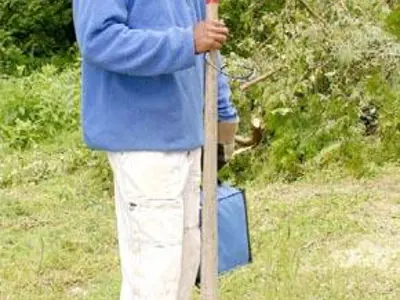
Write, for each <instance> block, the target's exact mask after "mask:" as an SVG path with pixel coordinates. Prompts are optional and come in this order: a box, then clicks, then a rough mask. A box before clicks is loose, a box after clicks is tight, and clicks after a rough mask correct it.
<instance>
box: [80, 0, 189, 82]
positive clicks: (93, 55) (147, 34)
mask: <svg viewBox="0 0 400 300" xmlns="http://www.w3.org/2000/svg"><path fill="white" fill-rule="evenodd" d="M73 4H74V6H73V12H74V14H73V15H74V24H75V30H76V35H77V40H78V45H79V48H80V51H81V53H82V56H83V57H84V58H85V59H86V60H87V61H88V62H90V63H92V64H95V65H97V66H99V67H102V68H104V69H106V70H108V71H112V72H116V73H122V74H128V75H133V76H156V75H161V74H168V73H173V72H176V71H180V70H184V69H187V68H189V67H192V66H194V65H195V56H196V55H195V49H194V36H193V35H194V33H193V28H192V27H190V28H180V27H172V28H170V29H166V30H165V31H156V30H141V29H131V28H129V27H128V25H127V19H128V8H127V6H126V4H125V1H122V0H117V1H116V0H101V1H98V0H74V2H73Z"/></svg>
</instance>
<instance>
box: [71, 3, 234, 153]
mask: <svg viewBox="0 0 400 300" xmlns="http://www.w3.org/2000/svg"><path fill="white" fill-rule="evenodd" d="M73 13H74V22H75V29H76V34H77V39H78V45H79V48H80V50H81V53H82V57H83V62H82V101H83V103H82V119H83V131H84V138H85V141H86V143H87V144H88V146H89V147H90V148H93V149H98V150H106V151H133V150H148V151H184V150H190V149H195V148H198V147H200V146H202V145H203V140H204V137H203V135H204V132H203V113H202V111H203V96H204V56H203V55H195V48H194V32H193V27H194V25H195V24H196V23H197V22H199V21H201V20H203V19H204V18H205V0H157V1H149V0H74V1H73ZM218 98H219V99H218V108H219V119H220V120H233V119H235V118H236V111H235V110H234V108H233V107H232V105H231V102H230V89H229V85H228V79H227V78H226V77H224V76H222V75H220V76H219V97H218Z"/></svg>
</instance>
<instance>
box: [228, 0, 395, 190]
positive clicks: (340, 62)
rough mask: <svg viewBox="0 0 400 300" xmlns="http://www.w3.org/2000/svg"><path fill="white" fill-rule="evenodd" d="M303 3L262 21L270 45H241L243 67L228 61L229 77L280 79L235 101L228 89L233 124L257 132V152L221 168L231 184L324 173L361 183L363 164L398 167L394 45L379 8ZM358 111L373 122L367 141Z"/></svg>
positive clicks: (234, 57)
mask: <svg viewBox="0 0 400 300" xmlns="http://www.w3.org/2000/svg"><path fill="white" fill-rule="evenodd" d="M303 2H304V3H305V5H306V6H305V5H300V6H293V5H292V4H290V3H287V4H286V5H284V7H283V8H282V9H280V10H278V11H273V12H266V13H264V16H263V17H262V20H263V22H264V23H266V25H265V27H266V28H273V30H272V31H270V38H269V39H268V40H267V41H264V42H260V41H258V40H256V39H253V42H251V43H248V44H254V47H252V49H251V51H252V52H253V55H252V56H251V57H250V58H247V59H246V58H242V59H240V58H238V57H237V55H231V56H230V59H228V62H229V61H230V63H228V65H230V72H232V73H234V74H235V73H236V72H238V69H240V66H241V65H246V66H249V65H250V66H251V65H252V66H255V67H256V68H257V69H258V73H259V74H261V73H265V72H267V73H269V72H270V71H273V70H280V71H279V72H277V73H276V74H275V75H273V76H271V77H269V78H268V80H267V81H264V82H263V83H259V84H258V85H256V86H254V87H252V88H250V90H249V91H247V93H246V94H245V95H244V94H243V93H241V92H239V91H238V89H235V94H234V95H235V102H236V104H237V106H238V107H239V109H240V114H241V116H242V121H243V122H246V121H247V120H248V118H249V116H250V115H252V114H256V115H258V116H260V117H262V119H263V120H264V124H265V126H266V129H267V137H266V138H265V141H264V145H263V147H262V148H260V149H259V150H258V151H257V152H255V153H254V154H253V155H254V156H253V155H250V157H246V158H240V159H237V160H236V161H235V162H234V163H233V165H232V166H231V169H230V170H231V171H233V172H232V173H233V174H235V175H234V176H233V179H234V180H235V181H239V182H240V181H242V180H243V179H251V178H254V177H255V176H259V175H260V174H262V175H263V176H266V177H267V178H275V177H276V176H279V177H282V176H283V177H284V178H286V179H289V180H294V179H296V178H298V177H299V176H301V175H302V174H304V172H306V171H307V170H310V169H315V168H325V167H327V166H330V165H339V166H341V167H345V168H347V169H348V170H349V171H350V172H351V173H353V174H356V175H361V174H364V173H365V172H366V171H368V166H369V163H370V162H372V163H381V162H383V161H384V159H383V158H382V155H381V153H380V152H381V151H384V152H385V153H386V154H385V158H386V159H392V160H397V159H399V158H400V152H399V151H398V150H397V149H399V147H398V146H400V144H398V142H397V141H398V140H399V139H398V135H399V133H398V132H400V126H398V121H397V120H398V117H399V115H398V114H397V111H398V107H399V105H400V98H399V94H398V91H399V90H400V79H399V76H398V70H399V68H400V59H399V58H400V43H399V42H398V41H397V40H396V39H395V38H394V37H393V36H392V35H390V34H389V33H387V32H386V31H385V30H384V29H383V28H384V24H383V22H382V20H385V18H386V15H385V14H383V13H382V11H385V10H384V9H383V7H382V4H381V3H379V2H374V1H372V2H366V1H353V2H352V5H351V6H344V4H343V3H344V2H343V3H342V2H335V3H331V2H329V3H328V2H325V1H313V2H310V4H307V3H308V2H305V1H303ZM370 12H372V13H370ZM282 20H284V21H282ZM277 24H278V25H277ZM252 38H253V36H250V37H248V38H247V39H249V40H251V39H252ZM238 61H239V62H240V63H239V64H238ZM244 98H246V100H243V99H244ZM365 107H372V108H374V109H372V111H374V110H375V109H376V110H377V112H378V113H377V116H378V127H379V129H378V130H377V135H375V136H373V137H367V136H366V134H367V133H370V132H371V129H370V128H365V127H364V124H363V123H362V122H361V121H360V119H361V117H365V116H363V115H362V114H363V112H364V111H367V110H365V109H364V108H365ZM367 129H368V130H367ZM372 132H373V130H372ZM375 153H379V155H375ZM249 159H250V163H248V162H249ZM224 175H225V176H226V175H229V170H228V171H225V174H224Z"/></svg>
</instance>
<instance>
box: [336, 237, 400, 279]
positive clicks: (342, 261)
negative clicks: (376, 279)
mask: <svg viewBox="0 0 400 300" xmlns="http://www.w3.org/2000/svg"><path fill="white" fill-rule="evenodd" d="M399 246H400V245H399V243H398V242H397V243H393V242H391V241H387V242H386V243H384V242H383V241H382V240H371V239H370V237H369V239H364V240H361V241H359V243H358V244H357V245H356V246H355V247H354V248H349V249H344V250H336V251H333V252H332V254H331V258H332V260H333V261H334V262H335V264H336V265H337V266H338V267H340V268H354V267H361V268H372V269H376V270H381V271H384V272H390V273H396V274H399V273H400V262H399V261H398V259H397V258H398V257H399V255H400V247H399Z"/></svg>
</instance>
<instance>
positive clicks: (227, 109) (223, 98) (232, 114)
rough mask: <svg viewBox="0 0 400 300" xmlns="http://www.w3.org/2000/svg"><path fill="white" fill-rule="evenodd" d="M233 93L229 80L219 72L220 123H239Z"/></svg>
mask: <svg viewBox="0 0 400 300" xmlns="http://www.w3.org/2000/svg"><path fill="white" fill-rule="evenodd" d="M221 60H222V58H221V56H219V65H220V66H221ZM231 97H232V92H231V88H230V86H229V78H228V77H227V76H226V75H224V74H222V73H221V72H219V74H218V121H219V122H237V121H238V115H237V111H236V109H235V107H234V106H233V103H232V100H231Z"/></svg>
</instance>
